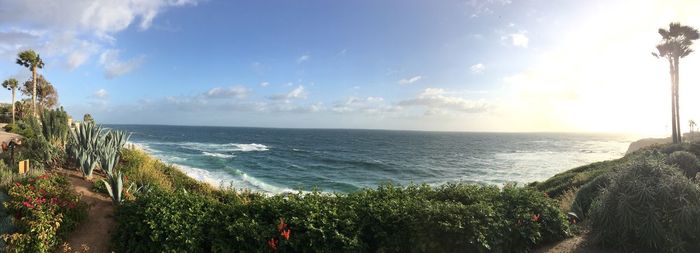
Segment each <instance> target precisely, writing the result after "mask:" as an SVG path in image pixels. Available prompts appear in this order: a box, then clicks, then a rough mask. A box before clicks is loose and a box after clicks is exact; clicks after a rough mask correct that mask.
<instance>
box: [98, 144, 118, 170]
mask: <svg viewBox="0 0 700 253" xmlns="http://www.w3.org/2000/svg"><path fill="white" fill-rule="evenodd" d="M105 143H106V142H105ZM98 153H99V160H100V168H102V171H104V172H105V173H107V175H112V174H113V173H114V167H115V166H116V165H117V163H118V162H119V154H118V153H117V148H115V147H113V146H110V145H104V146H103V147H102V148H100V150H99V152H98Z"/></svg>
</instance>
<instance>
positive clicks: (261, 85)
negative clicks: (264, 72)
mask: <svg viewBox="0 0 700 253" xmlns="http://www.w3.org/2000/svg"><path fill="white" fill-rule="evenodd" d="M259 85H260V87H267V86H270V83H268V82H262V83H260V84H259Z"/></svg>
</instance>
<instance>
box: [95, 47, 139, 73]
mask: <svg viewBox="0 0 700 253" xmlns="http://www.w3.org/2000/svg"><path fill="white" fill-rule="evenodd" d="M119 53H120V51H119V50H116V49H107V50H105V51H104V52H102V54H100V60H99V63H100V65H101V66H102V67H103V68H104V70H105V77H106V78H108V79H112V78H115V77H118V76H122V75H125V74H127V73H129V72H131V71H133V70H134V69H136V68H137V67H139V66H141V64H142V63H143V60H144V57H143V56H139V57H135V58H132V59H129V60H126V61H123V60H120V59H119Z"/></svg>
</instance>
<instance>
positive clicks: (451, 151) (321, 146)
mask: <svg viewBox="0 0 700 253" xmlns="http://www.w3.org/2000/svg"><path fill="white" fill-rule="evenodd" d="M109 127H111V128H117V129H121V130H126V131H129V132H132V133H133V134H132V136H131V139H130V141H131V142H132V143H134V144H136V145H137V146H140V147H142V148H143V149H145V150H146V151H148V152H149V153H151V154H153V155H155V156H156V157H158V158H160V159H162V160H163V161H165V162H167V163H173V164H176V165H179V167H180V168H181V169H182V170H183V171H184V172H186V173H187V174H188V175H190V176H191V177H194V178H196V179H199V180H202V181H206V182H209V183H212V184H214V185H226V186H229V185H231V186H233V187H236V188H249V189H252V190H255V191H263V192H272V193H278V192H284V191H290V190H299V189H301V190H311V189H313V188H316V189H319V190H322V191H337V192H349V191H354V190H357V189H359V188H363V187H375V186H377V185H379V184H382V183H387V182H392V183H398V184H404V185H405V184H409V183H428V184H441V183H445V182H473V183H485V184H499V185H500V184H504V183H507V182H518V183H527V182H532V181H536V180H544V179H546V178H548V177H550V176H552V175H554V174H556V173H558V172H561V171H564V170H567V169H571V168H573V167H576V166H580V165H584V164H588V163H591V162H595V161H601V160H607V159H614V158H619V157H621V156H623V154H624V152H625V151H626V149H627V145H628V144H629V142H631V141H632V140H633V139H632V138H631V137H625V136H618V135H603V134H541V133H537V134H520V133H517V134H515V133H450V132H416V131H383V130H341V129H337V130H331V129H270V128H234V127H189V126H151V125H110V126H109Z"/></svg>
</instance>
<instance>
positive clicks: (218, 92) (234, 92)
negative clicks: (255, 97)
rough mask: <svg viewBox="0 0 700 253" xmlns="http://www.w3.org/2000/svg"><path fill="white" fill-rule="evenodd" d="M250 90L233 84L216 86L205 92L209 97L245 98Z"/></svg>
mask: <svg viewBox="0 0 700 253" xmlns="http://www.w3.org/2000/svg"><path fill="white" fill-rule="evenodd" d="M249 92H250V90H248V89H247V88H246V87H243V86H232V87H227V88H222V87H215V88H211V89H210V90H209V91H207V92H206V93H204V95H205V96H206V97H208V98H239V99H240V98H245V97H246V96H248V93H249Z"/></svg>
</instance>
